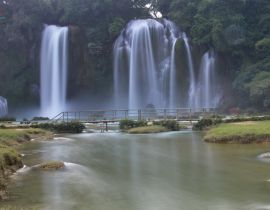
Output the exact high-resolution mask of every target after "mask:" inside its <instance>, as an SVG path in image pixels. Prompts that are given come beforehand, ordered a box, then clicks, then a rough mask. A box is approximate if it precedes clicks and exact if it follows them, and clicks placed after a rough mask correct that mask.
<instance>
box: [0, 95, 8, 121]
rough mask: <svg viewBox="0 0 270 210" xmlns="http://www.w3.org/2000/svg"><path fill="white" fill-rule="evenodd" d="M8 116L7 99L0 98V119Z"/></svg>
mask: <svg viewBox="0 0 270 210" xmlns="http://www.w3.org/2000/svg"><path fill="white" fill-rule="evenodd" d="M7 114H8V103H7V99H5V98H4V97H2V96H0V117H4V116H6V115H7Z"/></svg>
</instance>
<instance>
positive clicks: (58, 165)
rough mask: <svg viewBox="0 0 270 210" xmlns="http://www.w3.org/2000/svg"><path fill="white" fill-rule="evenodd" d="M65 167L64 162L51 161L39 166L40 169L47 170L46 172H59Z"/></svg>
mask: <svg viewBox="0 0 270 210" xmlns="http://www.w3.org/2000/svg"><path fill="white" fill-rule="evenodd" d="M64 167H65V164H64V162H62V161H50V162H47V163H42V164H40V165H38V167H37V168H38V169H41V170H45V171H50V170H59V169H63V168H64Z"/></svg>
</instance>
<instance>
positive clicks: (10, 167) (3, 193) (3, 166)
mask: <svg viewBox="0 0 270 210" xmlns="http://www.w3.org/2000/svg"><path fill="white" fill-rule="evenodd" d="M0 127H1V128H0V200H5V199H7V198H8V196H7V183H8V177H9V176H10V175H11V174H12V173H14V172H16V171H17V170H18V169H19V168H21V167H22V166H23V163H22V157H21V155H20V154H19V153H18V152H17V148H18V147H19V146H20V145H21V144H23V143H25V142H29V141H30V140H32V139H34V140H49V139H53V132H55V133H63V132H64V133H81V132H82V130H83V129H84V125H83V124H81V123H78V122H70V123H59V124H49V123H47V124H34V125H28V126H19V127H12V125H11V124H8V125H4V124H3V125H1V126H0ZM63 167H64V163H62V162H59V161H52V162H48V163H43V164H40V165H39V167H38V168H40V169H42V170H54V169H61V168H63Z"/></svg>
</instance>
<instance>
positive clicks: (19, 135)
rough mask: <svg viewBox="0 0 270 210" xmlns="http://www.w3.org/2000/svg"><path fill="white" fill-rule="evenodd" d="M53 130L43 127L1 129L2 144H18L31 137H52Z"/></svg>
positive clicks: (0, 142)
mask: <svg viewBox="0 0 270 210" xmlns="http://www.w3.org/2000/svg"><path fill="white" fill-rule="evenodd" d="M51 138H53V135H52V133H51V132H48V131H45V130H42V129H33V128H27V129H20V128H18V129H0V144H3V145H6V146H16V145H18V144H20V143H23V142H26V141H29V140H31V139H40V140H43V139H51Z"/></svg>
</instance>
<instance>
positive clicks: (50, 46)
mask: <svg viewBox="0 0 270 210" xmlns="http://www.w3.org/2000/svg"><path fill="white" fill-rule="evenodd" d="M67 71H68V27H58V26H55V25H46V26H45V28H44V31H43V36H42V44H41V73H40V84H41V91H40V98H41V114H42V115H43V116H48V117H53V116H55V115H56V114H58V113H60V112H62V111H65V107H66V89H67Z"/></svg>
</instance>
